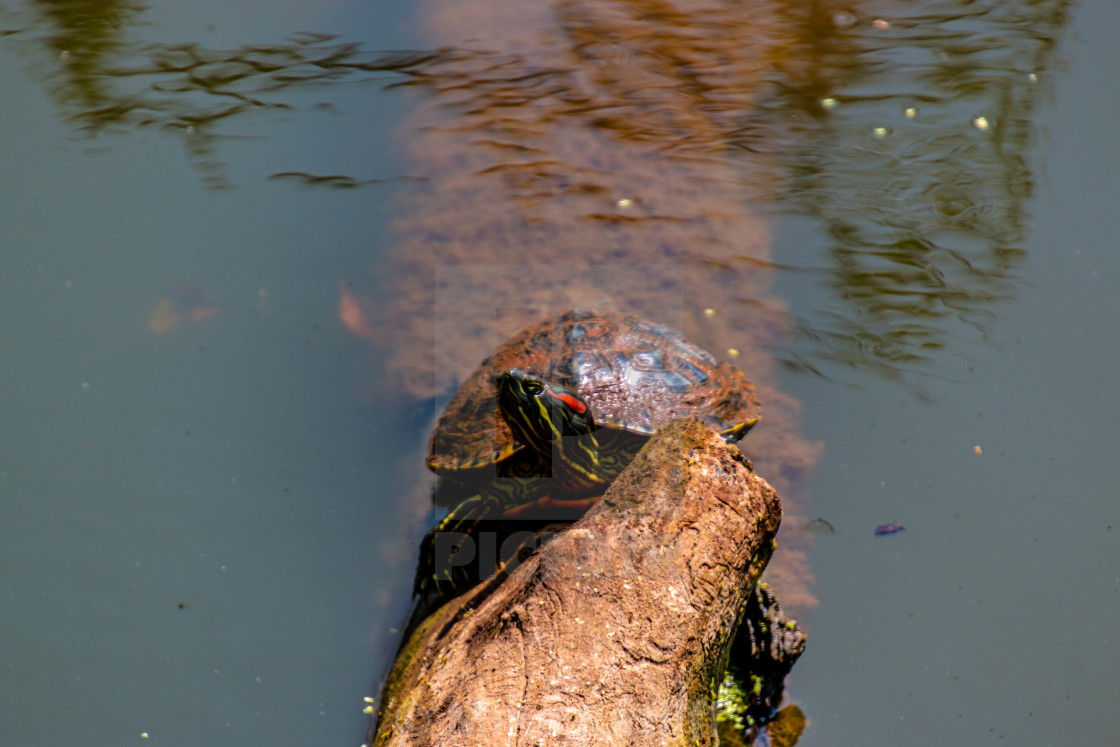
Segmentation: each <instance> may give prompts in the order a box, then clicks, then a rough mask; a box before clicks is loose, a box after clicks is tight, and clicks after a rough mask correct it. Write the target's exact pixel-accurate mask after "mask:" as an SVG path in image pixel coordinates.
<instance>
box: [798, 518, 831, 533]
mask: <svg viewBox="0 0 1120 747" xmlns="http://www.w3.org/2000/svg"><path fill="white" fill-rule="evenodd" d="M801 531H803V532H809V533H810V534H836V527H834V526H832V522H831V521H829V520H828V519H826V518H824V517H823V516H818V517H817V518H815V519H813V520H812V521H810V522H808V523H807V524H805V526H803V527H801Z"/></svg>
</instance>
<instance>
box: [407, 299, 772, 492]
mask: <svg viewBox="0 0 1120 747" xmlns="http://www.w3.org/2000/svg"><path fill="white" fill-rule="evenodd" d="M511 370H517V371H520V372H522V373H523V374H525V375H527V376H530V377H537V378H539V379H541V380H542V381H545V382H549V383H550V384H551V385H553V386H554V387H555V386H560V387H564V388H566V389H568V390H571V394H573V395H575V396H576V397H578V398H580V399H581V400H582V401H584V402H585V403H586V404H587V405H588V406H590V408H591V410H592V411H593V412H594V418H595V425H596V426H597V427H598V428H599V429H606V430H609V431H615V437H614V442H613V446H615V447H620V448H621V447H626V448H627V449H628V450H629V447H631V446H632V445H636V446H637V447H638V448H640V447H641V444H642V443H644V442H645V440H647V439H648V438H649V437H650V436H652V435H653V434H654V433H655V432H657V430H658V429H660V428H662V427H663V426H665V425H667V424H668V423H669V421H670V420H672V419H673V418H676V417H695V418H699V419H700V420H701V421H703V422H704V423H706V424H707V425H709V426H710V427H711V428H712V429H713V430H716V431H719V432H724V431H727V434H726V435H725V437H726V438H728V440H736V439H737V438H739V437H741V436H742V435H743V434H745V433H746V431H747V430H749V428H750V425H748V423H750V424H753V423H751V421H752V420H753V419H754V418H755V417H756V416H757V414H758V410H759V404H758V397H757V394H756V392H755V389H754V386H753V385H752V384H751V383H750V382H749V381H748V380H747V378H746V376H744V375H743V373H742V372H741V371H739V370H738V369H736V368H734V367H733V366H731V365H730V364H728V363H721V362H718V361H716V359H715V358H714V357H712V355H711V354H710V353H708V352H707V351H705V350H703V349H701V348H699V347H697V346H696V345H693V344H692V343H690V342H688V341H687V340H685V339H684V337H683V335H681V333H680V332H677V331H676V330H674V329H670V328H669V327H665V326H662V325H659V324H656V323H654V322H649V321H644V320H641V319H636V318H634V317H631V316H627V315H624V314H621V313H617V312H599V311H587V310H579V309H573V310H570V311H567V312H565V313H563V314H561V315H559V316H557V317H555V318H553V319H548V320H545V321H542V322H539V323H537V324H534V325H531V326H529V327H527V328H526V329H524V330H522V331H521V332H519V333H517V334H515V335H514V336H513V337H511V338H510V339H509V340H507V341H506V342H505V343H503V344H502V345H500V346H499V347H498V348H497V350H495V351H494V353H493V354H492V355H491V356H490V357H488V358H487V359H486V360H484V361H483V362H482V364H481V365H480V366H479V367H478V368H477V369H476V370H475V371H474V373H472V374H471V375H470V376H469V377H468V378H467V379H466V380H465V381H464V382H463V384H462V385H461V386H460V387H459V388H458V390H457V391H456V393H455V394H454V396H453V397H452V398H451V400H450V401H449V402H448V403H447V406H446V407H445V408H444V411H443V413H442V414H441V415H440V418H439V420H438V422H437V424H436V427H435V429H434V430H433V432H432V437H431V440H430V442H429V447H428V458H427V465H428V467H429V468H430V469H431V470H433V471H434V472H436V473H437V474H439V475H441V476H443V477H445V478H448V479H449V480H452V481H453V482H463V481H469V480H471V479H475V478H476V477H477V475H478V474H479V473H485V474H486V476H487V477H493V476H497V477H511V476H518V475H526V476H528V475H534V474H536V473H537V472H538V470H539V467H540V460H539V454H534V453H532V450H531V449H530V448H529V444H527V443H526V441H525V440H524V438H517V437H516V436H515V434H514V432H513V430H512V429H511V426H510V419H509V418H508V417H504V416H503V417H499V410H500V408H499V401H498V385H499V383H500V381H501V375H502V374H503V373H504V372H507V371H511ZM622 434H629V436H628V437H627V436H622ZM633 452H634V453H636V452H637V448H634V449H633ZM616 461H619V462H621V461H626V460H616ZM622 466H623V467H625V464H622ZM610 471H613V468H612V469H611V470H610ZM618 471H621V470H618ZM614 476H617V473H616V474H615V475H614ZM610 479H613V476H611V477H609V478H608V479H607V480H606V482H607V483H609V481H610Z"/></svg>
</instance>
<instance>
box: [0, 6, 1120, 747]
mask: <svg viewBox="0 0 1120 747" xmlns="http://www.w3.org/2000/svg"><path fill="white" fill-rule="evenodd" d="M498 5H499V4H496V3H493V2H492V0H491V1H489V2H488V1H487V0H472V1H471V2H466V1H465V0H464V2H461V3H456V4H454V5H453V6H452V5H448V4H437V3H432V4H419V5H416V6H413V5H411V4H409V5H406V4H388V3H374V4H368V3H356V2H335V3H325V4H324V3H320V4H316V5H314V6H313V7H310V6H307V5H306V4H295V3H281V4H277V3H270V4H268V5H267V6H266V5H264V4H258V3H254V2H243V3H238V4H236V5H235V6H231V5H229V4H220V3H202V4H198V3H195V4H192V5H191V6H190V7H189V8H185V7H183V6H181V5H180V4H173V3H166V2H162V0H160V2H153V3H128V2H114V1H112V0H87V1H86V2H81V3H60V2H32V3H26V4H22V3H21V4H10V5H6V6H3V7H2V8H0V100H3V101H4V102H7V103H6V104H5V105H4V107H3V108H4V116H3V117H0V173H2V174H3V175H4V177H5V178H4V180H3V182H2V184H0V196H2V200H0V226H2V228H0V422H2V427H0V654H2V656H0V744H3V745H6V746H7V745H44V744H61V743H64V742H65V741H75V740H77V741H81V742H82V743H84V744H90V745H102V744H104V745H110V744H111V745H120V744H130V743H137V744H163V745H194V744H199V743H207V744H219V745H224V744H230V745H232V744H256V743H275V744H346V745H357V744H360V743H361V741H362V739H363V738H364V734H365V730H366V727H367V716H365V715H364V714H363V713H362V708H363V707H364V705H365V704H364V702H363V700H362V698H363V697H364V696H366V695H368V694H370V693H371V691H372V688H373V685H374V683H375V682H376V680H377V679H378V677H379V676H380V674H381V672H382V671H383V670H384V668H385V667H386V666H387V665H388V663H389V660H390V658H391V655H392V653H393V650H394V648H395V646H396V644H397V639H396V637H395V635H394V634H393V633H392V632H391V629H393V628H394V627H395V626H397V625H399V624H400V622H401V620H402V616H403V615H404V613H405V610H406V607H407V604H408V594H409V585H410V583H411V575H412V570H413V566H412V564H413V562H414V553H415V548H416V543H417V541H418V539H419V537H420V536H421V534H422V533H423V531H424V529H425V527H426V522H428V521H430V512H429V508H430V506H429V501H428V498H427V496H428V492H429V487H430V480H429V478H428V477H427V476H426V475H425V471H424V469H423V453H424V448H425V442H426V439H427V434H428V429H429V427H430V424H431V421H432V418H433V417H434V414H435V412H436V408H437V407H438V405H439V404H441V403H442V402H444V401H445V400H446V398H447V396H448V393H449V392H450V390H451V389H452V388H453V387H454V384H455V383H456V382H457V381H458V380H461V378H462V377H463V376H464V375H466V374H467V373H469V371H470V370H471V368H473V366H474V365H475V364H476V363H477V361H478V360H479V359H480V358H481V357H482V356H483V355H484V354H485V353H486V352H487V350H489V349H490V348H492V347H493V345H494V344H495V343H496V342H498V341H500V340H501V339H503V338H504V337H505V336H506V335H507V334H508V333H509V332H511V331H513V330H515V329H518V328H520V327H521V326H523V325H524V324H525V323H527V322H528V321H530V320H532V319H534V318H537V317H539V315H540V314H541V313H543V312H545V311H548V310H550V309H552V310H556V309H560V308H563V307H565V306H570V305H585V306H586V305H591V306H597V305H609V306H611V307H614V308H620V309H623V310H627V311H630V312H633V313H638V314H641V315H643V316H649V317H655V318H657V319H658V321H661V322H665V323H669V324H671V325H673V326H677V327H680V328H683V329H684V331H685V332H686V334H687V335H688V336H689V337H690V338H692V339H695V340H696V341H697V342H699V343H701V344H703V345H704V346H705V347H708V348H709V349H711V350H713V351H715V352H716V353H717V355H719V356H720V357H722V358H727V359H730V360H732V361H733V362H735V363H736V365H739V366H740V367H742V368H743V369H744V370H745V371H746V372H747V373H748V375H749V376H751V378H753V379H755V380H756V381H757V382H758V384H759V389H760V394H761V395H762V399H763V403H764V408H766V409H765V410H764V419H763V422H762V424H761V425H760V426H759V427H758V428H756V431H755V432H752V434H751V435H750V436H749V437H748V442H747V443H746V444H745V446H746V448H747V449H748V451H749V452H750V453H751V455H752V457H753V458H754V459H755V463H756V465H757V466H758V469H759V472H760V473H761V474H762V475H763V476H765V477H767V479H769V480H771V481H772V482H774V484H775V485H776V486H777V487H778V488H779V490H780V492H781V493H782V495H783V496H784V497H785V499H786V503H787V507H786V516H785V523H784V525H783V529H782V533H781V535H780V537H779V540H780V543H781V550H780V551H779V554H778V556H776V558H775V562H774V568H773V569H772V572H771V581H772V582H773V583H774V585H775V587H776V589H777V591H778V593H779V595H781V596H782V598H783V600H784V601H785V603H786V606H787V609H788V610H789V611H790V612H791V613H792V614H793V616H795V617H797V618H798V619H799V620H800V622H801V624H802V625H803V626H804V628H805V629H806V631H807V633H808V636H809V646H808V649H807V652H806V654H805V655H804V656H803V658H802V659H801V661H800V662H799V663H798V664H797V666H796V667H795V669H794V672H793V675H792V677H791V678H790V681H789V691H788V694H789V697H790V698H791V699H792V700H793V701H795V702H797V703H798V704H799V705H800V706H801V707H802V708H803V709H804V711H805V713H806V715H807V717H808V719H809V725H808V728H807V730H806V732H805V734H804V736H803V737H802V740H801V742H800V743H801V744H805V745H815V744H822V745H823V744H868V745H894V744H917V745H924V744H929V745H935V744H937V745H940V744H944V743H947V742H956V743H964V744H987V743H989V742H990V743H996V742H1000V741H1003V742H1004V743H1008V744H1026V745H1047V744H1069V743H1078V744H1107V743H1110V742H1111V741H1112V740H1113V739H1114V738H1115V735H1116V734H1118V733H1120V713H1118V712H1117V709H1116V708H1115V706H1114V702H1115V699H1116V693H1117V692H1120V641H1118V640H1117V639H1118V637H1120V629H1118V628H1117V626H1116V620H1117V619H1120V506H1118V504H1117V501H1116V500H1115V498H1114V493H1115V490H1114V488H1113V487H1112V486H1114V485H1115V484H1116V483H1117V481H1118V478H1120V459H1118V457H1120V440H1118V439H1117V437H1116V426H1115V424H1116V423H1117V422H1120V407H1118V404H1117V398H1116V395H1115V392H1114V391H1113V390H1114V388H1115V386H1114V379H1115V374H1116V371H1117V370H1118V368H1120V366H1118V363H1120V361H1118V358H1120V349H1118V348H1117V346H1115V345H1113V344H1111V343H1110V340H1112V339H1113V337H1114V336H1115V333H1114V330H1115V329H1117V328H1118V326H1120V304H1117V303H1116V302H1115V300H1114V294H1113V292H1112V286H1114V285H1115V283H1116V280H1117V278H1118V276H1120V256H1118V254H1117V252H1116V251H1115V243H1116V239H1115V237H1116V236H1117V235H1120V213H1118V211H1117V210H1116V209H1115V205H1116V204H1117V200H1118V198H1120V184H1118V180H1117V177H1116V174H1117V173H1120V141H1118V140H1117V138H1116V135H1115V133H1116V122H1117V120H1118V118H1120V101H1118V100H1117V98H1116V96H1115V95H1114V91H1115V87H1116V85H1115V84H1116V81H1117V75H1118V73H1120V50H1118V48H1117V46H1116V45H1115V44H1114V43H1113V40H1112V38H1111V37H1112V36H1113V30H1114V29H1116V28H1118V27H1120V6H1118V5H1116V4H1115V3H1112V2H1110V1H1109V0H1086V1H1085V2H1082V3H1079V4H1071V3H1068V2H1062V1H1061V0H1050V1H1049V2H1047V1H1045V0H1040V1H1039V2H1034V3H1020V4H1008V3H1001V2H996V1H995V0H990V1H980V2H965V0H937V1H934V0H931V1H930V2H927V3H921V4H914V3H910V2H901V1H897V2H889V1H887V0H882V1H880V2H862V3H860V2H850V3H828V2H822V3H816V4H811V7H810V8H806V7H805V6H806V5H807V4H805V3H801V2H779V1H778V0H772V1H770V2H758V3H752V4H749V6H746V7H738V6H734V7H732V6H722V5H721V6H716V5H712V4H707V3H685V2H682V3H679V4H678V5H676V6H673V7H672V8H670V7H669V6H665V5H664V4H652V3H636V4H635V3H612V2H605V1H603V0H600V1H599V2H596V3H579V2H575V0H570V1H569V0H563V1H558V2H556V3H555V4H553V5H552V6H548V7H545V6H539V5H535V4H531V3H525V4H522V5H520V6H516V7H507V6H504V5H503V6H501V7H498ZM1012 6H1014V7H1012ZM257 10H260V11H262V12H261V13H257V12H256V11H257ZM402 50H406V51H402ZM818 517H819V519H820V520H816V519H818ZM892 522H897V523H899V524H901V525H902V526H904V527H905V530H904V531H901V532H896V533H892V534H885V535H883V536H876V534H875V530H876V527H878V526H880V525H884V524H888V523H892Z"/></svg>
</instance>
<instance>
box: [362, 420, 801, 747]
mask: <svg viewBox="0 0 1120 747" xmlns="http://www.w3.org/2000/svg"><path fill="white" fill-rule="evenodd" d="M780 520H781V508H780V504H779V499H778V496H777V494H776V493H775V492H774V490H773V489H772V488H771V487H770V486H769V485H768V484H767V483H766V481H765V480H763V479H762V478H760V477H758V476H757V475H755V474H754V472H753V470H752V469H751V467H750V464H749V462H748V461H747V460H746V459H745V458H744V457H743V455H742V453H741V452H740V451H739V449H738V448H737V447H735V446H729V445H727V444H725V443H724V442H723V441H722V440H721V439H720V438H719V437H718V436H717V435H716V434H715V433H713V432H712V431H711V430H709V429H708V428H706V427H705V426H703V425H702V424H701V423H699V422H698V421H696V420H677V421H674V422H673V423H671V424H670V425H669V426H667V427H665V428H663V429H662V430H661V431H660V432H659V433H658V434H657V435H656V436H654V437H653V438H652V439H650V441H649V443H648V444H646V446H645V447H644V448H643V449H642V451H641V452H640V453H639V454H638V456H637V457H635V459H634V461H633V462H632V463H631V464H630V466H629V467H627V469H626V470H625V471H624V472H623V473H622V475H621V476H620V477H619V478H618V479H617V480H616V481H615V483H614V484H613V485H612V486H611V487H610V489H609V490H608V491H607V493H606V495H605V496H604V498H603V500H602V501H600V502H599V503H598V504H597V505H596V506H594V507H593V508H592V509H591V510H590V511H589V512H588V513H587V514H586V515H585V516H584V517H583V518H581V519H580V520H579V521H578V522H576V523H575V524H573V525H572V526H570V527H568V528H567V529H565V530H564V531H562V532H560V533H559V534H557V535H556V536H555V537H554V538H553V539H552V540H551V541H550V542H548V543H547V544H546V545H544V546H543V547H542V548H540V549H539V550H538V551H537V552H535V553H533V554H532V555H531V556H530V557H529V558H528V559H526V560H525V561H524V562H522V563H521V564H520V565H519V566H518V567H517V568H516V569H513V570H512V571H510V572H508V573H505V572H503V573H499V574H498V575H497V576H495V577H494V578H492V579H490V580H489V581H487V582H484V583H483V584H481V585H479V586H478V587H476V588H475V589H472V590H471V591H470V592H468V593H466V594H464V595H463V596H461V597H459V598H457V599H455V600H452V601H451V602H449V603H448V604H447V605H445V606H444V607H442V608H441V609H440V610H439V611H437V612H436V613H435V614H434V615H432V617H430V618H429V619H428V620H427V621H426V622H425V623H424V624H423V625H421V626H420V627H418V628H417V630H416V631H415V632H414V633H413V635H412V637H411V638H410V639H409V641H408V642H407V643H406V645H405V647H404V648H403V649H402V651H401V653H400V655H399V656H398V659H397V662H396V664H395V666H394V669H393V671H392V673H391V674H390V677H389V680H388V681H387V684H386V688H385V691H384V695H383V699H382V704H381V711H380V717H379V719H378V723H377V724H376V725H375V729H376V734H375V735H373V736H372V739H371V741H372V743H373V744H374V745H378V746H382V747H388V746H389V745H393V746H394V747H396V746H403V745H410V746H411V745H511V746H513V745H539V744H549V745H573V746H576V745H578V746H580V747H583V746H584V745H620V744H625V745H712V744H716V743H717V742H718V740H717V738H716V736H715V721H714V716H713V700H714V698H715V694H716V688H717V685H718V683H719V681H720V679H721V678H722V674H723V668H724V665H725V663H726V660H727V650H728V646H729V644H730V641H731V639H732V636H733V633H734V630H735V627H736V624H737V622H738V619H739V616H740V614H741V612H742V610H743V609H744V603H745V601H746V600H747V598H748V596H749V595H750V593H751V590H752V589H753V588H754V585H755V583H756V581H757V579H758V577H759V575H760V574H761V573H762V570H763V568H764V567H765V565H766V562H767V561H768V559H769V557H770V554H771V552H772V551H773V548H774V536H775V534H776V533H777V530H778V525H779V523H780Z"/></svg>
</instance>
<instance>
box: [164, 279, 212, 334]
mask: <svg viewBox="0 0 1120 747" xmlns="http://www.w3.org/2000/svg"><path fill="white" fill-rule="evenodd" d="M217 313H218V307H217V306H211V305H210V304H208V303H206V299H204V298H203V297H202V290H201V289H199V287H198V286H197V285H194V284H193V283H192V284H190V285H188V286H186V287H184V288H180V289H178V290H174V291H172V292H171V293H168V294H167V295H166V296H163V297H162V298H160V299H159V303H157V304H156V308H155V310H154V311H152V315H151V317H149V318H148V329H150V330H151V331H152V332H155V333H156V334H165V333H167V332H170V331H171V330H173V329H175V328H176V327H178V326H180V325H183V324H192V323H194V322H201V321H203V320H204V319H209V318H210V317H212V316H214V315H216V314H217Z"/></svg>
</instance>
